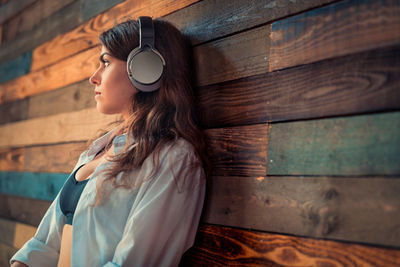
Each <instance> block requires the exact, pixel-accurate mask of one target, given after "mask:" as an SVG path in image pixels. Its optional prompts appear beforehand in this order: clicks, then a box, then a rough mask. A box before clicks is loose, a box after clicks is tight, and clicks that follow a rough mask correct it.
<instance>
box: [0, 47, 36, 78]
mask: <svg viewBox="0 0 400 267" xmlns="http://www.w3.org/2000/svg"><path fill="white" fill-rule="evenodd" d="M31 62H32V51H28V52H26V53H23V54H22V55H20V56H19V57H17V58H14V59H12V60H10V61H8V62H6V63H3V64H1V65H0V83H5V82H7V81H9V80H12V79H14V78H17V77H19V76H22V75H24V74H27V73H28V72H29V71H30V70H31Z"/></svg>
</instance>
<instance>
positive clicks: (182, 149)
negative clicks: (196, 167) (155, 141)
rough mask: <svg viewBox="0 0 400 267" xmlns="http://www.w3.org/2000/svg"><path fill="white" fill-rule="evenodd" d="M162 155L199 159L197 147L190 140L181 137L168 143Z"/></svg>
mask: <svg viewBox="0 0 400 267" xmlns="http://www.w3.org/2000/svg"><path fill="white" fill-rule="evenodd" d="M161 150H162V152H161V154H162V156H168V157H172V158H183V157H190V158H192V159H197V154H196V149H195V147H194V146H193V144H191V143H190V142H189V141H187V140H186V139H184V138H182V137H180V138H177V139H175V140H172V141H171V142H169V143H167V144H166V145H165V146H164V147H163V148H162V149H161Z"/></svg>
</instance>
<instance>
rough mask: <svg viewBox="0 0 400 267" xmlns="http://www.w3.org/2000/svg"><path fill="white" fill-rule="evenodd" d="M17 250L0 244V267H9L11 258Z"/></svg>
mask: <svg viewBox="0 0 400 267" xmlns="http://www.w3.org/2000/svg"><path fill="white" fill-rule="evenodd" d="M17 250H18V249H16V248H13V247H11V246H8V245H6V244H3V243H2V242H0V266H9V265H10V259H11V257H12V256H13V255H14V254H15V253H16V252H17Z"/></svg>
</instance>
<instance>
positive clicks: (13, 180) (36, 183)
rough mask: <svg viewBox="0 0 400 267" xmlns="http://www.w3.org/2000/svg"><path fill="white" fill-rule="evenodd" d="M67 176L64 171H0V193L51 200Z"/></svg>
mask: <svg viewBox="0 0 400 267" xmlns="http://www.w3.org/2000/svg"><path fill="white" fill-rule="evenodd" d="M67 178H68V174H65V173H31V172H0V193H3V194H7V195H14V196H21V197H27V198H35V199H41V200H47V201H52V200H53V199H54V198H55V197H56V196H57V194H58V192H59V191H60V189H61V187H62V186H63V184H64V183H65V181H66V180H67Z"/></svg>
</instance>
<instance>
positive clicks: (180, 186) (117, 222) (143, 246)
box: [10, 129, 205, 267]
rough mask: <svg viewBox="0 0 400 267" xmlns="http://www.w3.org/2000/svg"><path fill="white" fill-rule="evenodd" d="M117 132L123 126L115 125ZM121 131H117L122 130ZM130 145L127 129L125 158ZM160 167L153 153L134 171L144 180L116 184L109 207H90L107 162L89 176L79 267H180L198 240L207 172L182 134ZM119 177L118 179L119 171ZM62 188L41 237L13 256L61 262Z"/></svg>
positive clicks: (76, 236) (79, 231) (122, 140)
mask: <svg viewBox="0 0 400 267" xmlns="http://www.w3.org/2000/svg"><path fill="white" fill-rule="evenodd" d="M114 130H115V129H114ZM114 130H113V131H114ZM113 131H110V132H108V133H107V134H105V135H103V136H102V137H100V138H98V139H97V140H96V141H94V142H93V143H92V145H91V146H90V147H89V148H88V149H87V150H86V151H84V152H82V154H81V155H80V157H79V160H78V162H77V164H76V165H75V167H74V171H75V170H76V169H77V168H78V167H79V166H81V165H82V164H85V163H87V162H89V161H91V160H92V159H93V158H94V156H95V155H96V153H97V152H98V151H99V150H100V149H101V148H103V147H104V146H105V144H106V142H107V140H108V138H109V137H110V136H111V134H112V132H113ZM126 142H127V136H126V134H122V135H119V136H117V137H115V138H114V140H113V145H114V154H115V155H117V154H118V153H119V152H120V151H122V149H123V148H124V146H125V144H126ZM159 160H160V169H159V170H158V171H157V173H156V175H155V176H153V177H152V178H151V179H147V178H146V177H148V175H149V174H150V173H151V171H152V170H153V168H154V165H153V162H152V156H151V155H150V156H149V157H148V158H147V159H146V160H145V161H144V163H143V165H142V166H141V168H140V169H138V170H133V171H131V172H130V173H129V178H130V179H132V181H137V182H138V184H139V186H137V187H136V188H135V189H134V190H133V191H132V190H131V191H129V190H127V189H123V188H116V189H113V190H112V192H111V193H110V194H109V195H108V196H105V197H104V198H103V200H102V203H103V204H102V205H100V206H98V207H90V205H91V204H93V203H94V200H95V197H96V180H100V179H102V178H103V175H102V173H99V171H100V170H101V169H104V168H107V167H108V166H109V164H112V163H110V162H105V163H102V164H100V165H99V166H98V167H97V168H96V170H95V171H94V173H93V174H92V176H91V177H90V178H89V181H88V182H87V184H86V186H85V188H84V190H83V192H82V195H81V197H80V200H79V202H78V205H77V207H76V210H75V214H74V218H73V231H72V251H71V266H72V267H79V266H84V267H89V266H107V267H110V266H178V264H179V261H180V258H181V256H182V254H183V253H184V252H185V251H186V250H187V249H188V248H189V247H191V246H192V245H193V242H194V238H195V235H196V231H197V227H198V223H199V219H200V214H201V210H202V208H203V202H204V195H205V179H204V178H205V176H204V171H203V169H202V167H201V166H199V165H200V164H198V165H197V167H195V168H191V166H189V165H190V164H191V163H196V162H197V163H198V159H197V157H196V155H195V153H194V148H193V146H192V145H191V144H190V143H189V142H187V141H185V140H184V139H182V138H180V139H178V140H177V141H175V143H174V144H171V145H168V146H167V147H164V148H163V149H162V150H161V152H160V155H159ZM117 178H118V176H117ZM59 196H60V193H58V195H57V196H56V198H55V199H54V201H53V202H52V204H51V206H50V207H49V209H48V210H47V212H46V214H45V215H44V217H43V219H42V221H41V222H40V224H39V227H38V229H37V231H36V234H35V236H34V237H33V238H31V239H30V240H29V241H28V242H27V243H25V245H24V246H23V247H22V248H21V249H20V250H19V251H18V252H17V253H16V254H15V255H14V256H13V257H12V258H11V260H10V263H12V262H13V261H15V260H18V261H21V262H23V263H25V264H27V265H29V266H30V267H46V266H56V265H57V262H58V258H59V252H60V245H61V235H62V229H63V226H64V224H65V221H66V217H65V215H64V214H63V213H62V211H61V209H60V204H59V203H60V202H59Z"/></svg>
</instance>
